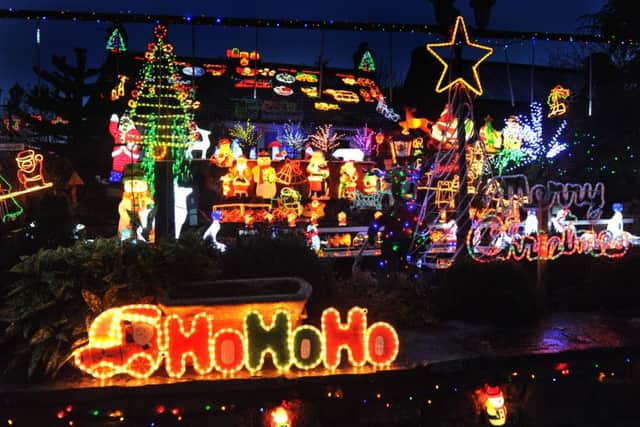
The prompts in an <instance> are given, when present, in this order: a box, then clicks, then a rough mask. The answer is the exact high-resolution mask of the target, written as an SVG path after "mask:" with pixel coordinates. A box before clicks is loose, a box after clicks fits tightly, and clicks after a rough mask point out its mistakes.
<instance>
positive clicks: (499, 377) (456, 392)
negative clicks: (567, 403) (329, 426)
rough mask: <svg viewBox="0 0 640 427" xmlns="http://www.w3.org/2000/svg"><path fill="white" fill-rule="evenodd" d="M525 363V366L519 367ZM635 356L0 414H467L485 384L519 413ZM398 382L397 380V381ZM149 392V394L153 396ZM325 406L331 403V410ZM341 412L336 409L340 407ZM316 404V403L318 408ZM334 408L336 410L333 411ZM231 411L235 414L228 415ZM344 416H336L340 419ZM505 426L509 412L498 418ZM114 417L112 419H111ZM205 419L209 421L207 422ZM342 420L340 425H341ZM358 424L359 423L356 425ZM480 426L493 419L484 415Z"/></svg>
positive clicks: (627, 368) (59, 420) (98, 419)
mask: <svg viewBox="0 0 640 427" xmlns="http://www.w3.org/2000/svg"><path fill="white" fill-rule="evenodd" d="M525 363H526V367H525V366H523V365H525ZM636 370H637V360H636V359H634V358H632V357H631V356H630V355H625V352H624V350H622V349H620V350H617V351H615V352H613V353H608V354H599V355H596V354H593V355H588V354H587V355H586V356H584V355H581V356H579V357H578V358H577V359H572V357H571V355H570V354H557V355H545V356H540V357H539V359H538V358H536V357H534V358H533V359H520V360H512V361H511V362H508V363H503V364H502V365H501V368H500V369H499V370H495V371H494V370H492V369H490V368H486V367H485V368H480V369H476V368H473V373H469V370H467V371H464V370H462V371H457V372H449V371H448V370H446V369H445V371H443V372H441V373H439V372H438V369H437V368H436V369H435V370H433V369H431V368H429V367H426V368H419V369H417V370H412V371H405V372H401V373H394V371H389V372H386V374H385V373H383V376H382V377H379V376H376V375H374V376H370V378H371V381H370V382H367V386H362V383H360V382H352V381H349V379H348V377H349V376H347V377H346V378H340V379H337V380H335V381H326V379H320V380H319V381H320V382H319V383H317V384H316V383H315V381H314V383H313V384H308V387H307V386H305V385H302V386H299V387H297V388H296V391H295V392H293V391H292V390H289V389H288V388H287V387H286V386H284V387H279V388H277V389H274V390H272V391H270V392H268V393H263V394H260V393H255V394H252V395H251V396H247V395H246V393H243V392H242V391H241V390H240V389H238V390H235V391H231V392H225V393H224V395H222V394H221V393H219V392H218V393H216V392H202V393H195V394H194V393H193V392H191V393H190V395H189V396H184V397H181V394H180V393H172V394H171V395H166V394H164V395H163V394H156V393H152V394H150V395H146V394H145V395H139V396H137V397H136V398H135V399H127V398H122V399H120V400H119V401H118V400H117V399H114V400H112V401H111V402H104V401H101V402H98V401H94V402H92V401H91V400H86V399H83V401H69V402H67V403H57V404H56V403H50V404H47V406H46V407H43V408H39V410H38V411H34V410H33V407H32V406H29V408H21V406H20V404H19V400H16V401H14V402H13V407H12V408H11V409H8V408H5V409H7V410H6V411H5V410H3V415H4V417H3V419H0V421H1V422H2V423H3V424H4V425H8V426H28V425H33V422H35V421H38V422H43V423H48V424H49V425H54V426H68V427H74V426H81V425H85V426H86V425H89V426H91V425H146V426H149V427H160V426H169V425H194V424H192V423H203V422H216V421H220V422H222V420H225V422H229V421H230V420H234V419H235V420H239V419H246V418H247V417H249V418H252V419H254V420H258V423H259V424H258V425H265V426H272V425H273V424H272V423H271V420H270V418H271V413H272V412H274V411H276V410H280V409H279V408H285V409H286V412H287V420H288V423H289V424H287V425H288V426H289V427H295V426H298V425H306V424H305V421H307V422H308V421H309V419H308V418H306V419H305V417H321V418H325V419H328V420H330V419H331V418H332V417H337V416H339V415H338V414H339V413H344V408H351V410H350V411H349V413H350V414H352V415H351V417H355V418H351V421H352V422H354V423H355V422H357V420H359V419H361V418H362V417H366V414H369V415H370V416H374V415H375V416H376V417H380V418H379V419H385V417H392V418H396V417H397V416H399V414H411V415H410V416H411V417H413V418H412V419H414V420H415V419H416V417H419V418H421V417H428V418H429V419H431V420H434V419H443V420H444V419H447V417H448V416H449V414H448V413H447V412H446V410H447V408H449V409H450V408H451V402H458V404H459V405H460V406H458V407H456V410H457V411H462V412H463V413H464V414H466V415H467V416H469V417H473V415H474V413H475V411H476V407H475V405H477V406H480V407H482V403H483V397H482V396H481V394H482V390H483V388H484V387H485V384H491V385H492V386H494V387H498V389H499V390H500V391H501V394H502V395H503V396H504V405H505V407H506V408H507V410H508V412H507V413H508V414H509V413H510V414H512V416H517V415H518V414H517V412H519V411H522V410H523V409H524V408H523V407H524V406H526V402H523V401H521V399H522V392H521V390H522V388H523V387H529V386H540V387H560V386H571V387H581V388H582V387H601V386H606V385H608V384H618V383H620V382H623V383H632V382H634V381H637V378H635V374H634V372H635V371H636ZM394 375H411V376H412V377H413V378H416V379H419V380H418V381H412V382H403V384H399V381H397V379H396V382H395V383H394V379H393V376H394ZM400 382H402V381H400ZM152 395H153V396H152ZM309 407H315V408H324V409H326V410H325V411H319V412H322V415H318V413H319V412H314V411H312V410H309ZM331 408H334V409H335V410H334V411H332V410H331ZM339 408H340V409H341V410H340V411H337V410H338V409H339ZM316 410H317V409H316ZM332 412H333V413H335V415H332ZM234 417H235V418H234ZM349 421H350V420H349V419H343V420H341V422H342V423H344V422H349ZM504 421H505V424H506V425H508V415H507V418H506V419H505V420H504ZM111 423H113V424H111ZM207 425H208V424H207ZM341 425H343V424H341ZM358 425H360V424H358ZM486 425H496V424H492V423H490V422H489V421H487V422H486Z"/></svg>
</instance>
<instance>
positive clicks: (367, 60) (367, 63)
mask: <svg viewBox="0 0 640 427" xmlns="http://www.w3.org/2000/svg"><path fill="white" fill-rule="evenodd" d="M358 70H360V71H364V72H365V73H372V72H374V71H375V70H376V64H375V63H374V62H373V56H372V55H371V52H370V51H368V50H367V51H365V52H364V54H363V55H362V58H361V59H360V64H359V65H358Z"/></svg>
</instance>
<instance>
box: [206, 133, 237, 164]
mask: <svg viewBox="0 0 640 427" xmlns="http://www.w3.org/2000/svg"><path fill="white" fill-rule="evenodd" d="M234 160H235V155H234V153H233V150H232V149H231V141H230V140H229V139H228V138H220V139H219V140H218V145H217V147H216V150H215V152H214V153H213V156H211V161H212V162H213V163H214V164H216V165H217V166H218V167H221V168H230V167H231V166H233V162H234Z"/></svg>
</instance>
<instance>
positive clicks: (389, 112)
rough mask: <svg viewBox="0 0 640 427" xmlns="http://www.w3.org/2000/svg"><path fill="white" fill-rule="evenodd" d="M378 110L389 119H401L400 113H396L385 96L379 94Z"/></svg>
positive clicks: (393, 120) (394, 120) (395, 120)
mask: <svg viewBox="0 0 640 427" xmlns="http://www.w3.org/2000/svg"><path fill="white" fill-rule="evenodd" d="M376 111H377V112H378V113H380V114H382V115H383V116H384V117H385V118H386V119H387V120H391V121H392V122H397V121H398V120H400V114H398V113H396V112H395V111H394V110H393V108H389V106H388V105H387V103H386V102H385V100H384V96H382V95H380V96H378V105H376Z"/></svg>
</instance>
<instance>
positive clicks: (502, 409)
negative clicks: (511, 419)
mask: <svg viewBox="0 0 640 427" xmlns="http://www.w3.org/2000/svg"><path fill="white" fill-rule="evenodd" d="M484 391H485V393H486V399H487V400H486V401H485V407H486V411H487V418H488V419H489V424H491V425H492V426H503V425H505V423H506V422H507V407H506V406H505V404H504V394H503V393H502V390H501V389H500V387H498V386H490V385H488V384H487V385H485V390H484Z"/></svg>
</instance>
